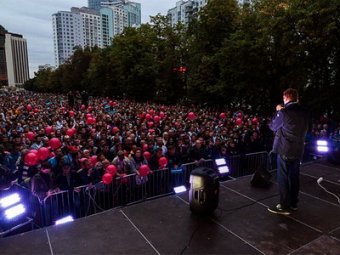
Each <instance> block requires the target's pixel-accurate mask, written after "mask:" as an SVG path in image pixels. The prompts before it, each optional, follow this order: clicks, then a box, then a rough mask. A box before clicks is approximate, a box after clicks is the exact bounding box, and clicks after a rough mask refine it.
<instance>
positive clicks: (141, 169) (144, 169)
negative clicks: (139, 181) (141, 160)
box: [138, 165, 150, 176]
mask: <svg viewBox="0 0 340 255" xmlns="http://www.w3.org/2000/svg"><path fill="white" fill-rule="evenodd" d="M138 172H139V174H140V176H147V175H148V174H149V173H150V168H149V166H148V165H141V166H140V167H139V169H138Z"/></svg>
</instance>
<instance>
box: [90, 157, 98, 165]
mask: <svg viewBox="0 0 340 255" xmlns="http://www.w3.org/2000/svg"><path fill="white" fill-rule="evenodd" d="M90 161H91V164H92V166H95V165H96V163H97V156H96V155H93V156H92V157H91V158H90Z"/></svg>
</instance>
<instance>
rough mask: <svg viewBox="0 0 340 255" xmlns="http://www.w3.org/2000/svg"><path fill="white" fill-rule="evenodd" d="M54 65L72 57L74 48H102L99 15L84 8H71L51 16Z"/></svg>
mask: <svg viewBox="0 0 340 255" xmlns="http://www.w3.org/2000/svg"><path fill="white" fill-rule="evenodd" d="M52 20H53V39H54V54H55V64H56V66H59V65H61V64H63V63H65V61H67V59H68V58H69V57H70V56H72V54H73V52H74V51H75V47H77V46H80V47H86V46H91V47H93V46H95V45H97V46H98V47H102V46H103V43H102V32H101V30H102V24H101V17H100V13H99V12H98V11H96V10H93V9H89V8H86V7H82V8H76V7H72V8H71V11H59V12H58V13H55V14H53V15H52Z"/></svg>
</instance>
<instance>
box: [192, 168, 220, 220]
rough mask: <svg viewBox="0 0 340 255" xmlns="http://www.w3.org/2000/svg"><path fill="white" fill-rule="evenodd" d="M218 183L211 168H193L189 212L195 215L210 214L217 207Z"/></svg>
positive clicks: (215, 174)
mask: <svg viewBox="0 0 340 255" xmlns="http://www.w3.org/2000/svg"><path fill="white" fill-rule="evenodd" d="M219 192H220V183H219V180H218V174H217V173H216V171H214V170H213V169H211V168H207V167H198V168H195V169H194V170H193V171H192V172H191V175H190V191H189V203H190V210H191V211H192V212H193V213H196V214H210V213H212V212H213V211H214V210H215V209H216V208H217V206H218V200H219Z"/></svg>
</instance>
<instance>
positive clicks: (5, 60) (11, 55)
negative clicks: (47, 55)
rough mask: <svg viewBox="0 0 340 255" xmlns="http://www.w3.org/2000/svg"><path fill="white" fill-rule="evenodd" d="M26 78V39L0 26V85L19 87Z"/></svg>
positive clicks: (27, 72)
mask: <svg viewBox="0 0 340 255" xmlns="http://www.w3.org/2000/svg"><path fill="white" fill-rule="evenodd" d="M28 79H29V68H28V54H27V42H26V39H24V38H23V36H22V35H19V34H14V33H9V32H7V31H6V30H5V28H4V27H2V26H0V85H2V86H11V87H14V86H15V87H21V86H22V85H23V84H24V83H25V81H27V80H28Z"/></svg>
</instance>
